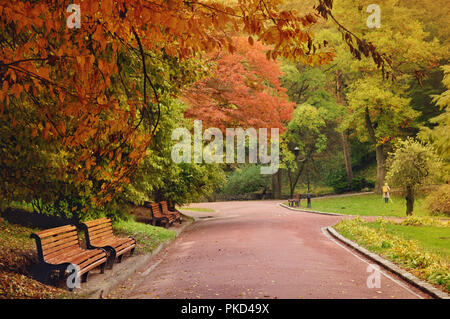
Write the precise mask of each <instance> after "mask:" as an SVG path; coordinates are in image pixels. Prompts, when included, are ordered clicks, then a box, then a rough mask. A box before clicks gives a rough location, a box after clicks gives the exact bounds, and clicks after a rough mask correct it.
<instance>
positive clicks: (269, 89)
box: [183, 37, 295, 132]
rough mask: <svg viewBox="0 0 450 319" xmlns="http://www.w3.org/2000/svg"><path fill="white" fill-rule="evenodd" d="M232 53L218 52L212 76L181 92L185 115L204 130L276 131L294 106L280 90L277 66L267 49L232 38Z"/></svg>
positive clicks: (279, 74) (284, 92)
mask: <svg viewBox="0 0 450 319" xmlns="http://www.w3.org/2000/svg"><path fill="white" fill-rule="evenodd" d="M233 42H234V43H236V45H237V49H236V51H235V52H233V53H229V52H218V53H217V58H216V63H217V67H216V68H214V69H213V71H212V75H211V76H210V77H206V78H204V79H202V80H201V81H199V82H196V83H195V84H194V85H192V86H190V87H189V88H188V89H187V90H185V91H184V94H183V100H185V101H186V103H187V104H188V105H189V106H190V107H189V109H187V110H186V112H185V115H186V116H187V117H189V118H193V119H200V120H203V122H204V125H205V126H212V127H218V128H220V129H221V130H223V131H224V132H225V129H226V128H233V127H244V128H247V127H253V128H279V129H280V130H284V123H285V122H286V121H288V120H289V119H290V118H291V117H292V111H293V109H294V105H295V104H294V103H292V102H290V101H289V97H288V95H287V94H286V89H285V88H283V87H282V86H281V83H280V77H281V76H282V73H281V70H280V66H279V63H278V62H276V61H268V60H267V58H266V52H267V50H269V48H268V47H267V46H264V45H262V44H261V43H259V42H255V43H253V44H249V43H248V41H247V38H244V37H240V38H234V39H233Z"/></svg>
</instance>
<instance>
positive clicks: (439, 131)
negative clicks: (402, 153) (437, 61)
mask: <svg viewBox="0 0 450 319" xmlns="http://www.w3.org/2000/svg"><path fill="white" fill-rule="evenodd" d="M442 69H443V70H444V73H445V76H444V79H443V83H444V85H445V87H446V88H447V90H446V91H445V92H443V93H442V94H440V95H434V96H433V100H434V102H435V103H436V104H437V105H438V106H439V107H440V108H441V110H442V111H443V112H442V114H440V115H438V116H436V117H434V118H432V119H431V120H430V122H431V124H433V125H434V127H433V128H429V127H426V126H423V127H422V128H421V132H420V133H419V138H421V139H422V140H424V141H428V142H431V143H432V145H433V146H434V147H435V149H436V152H437V154H438V155H439V156H440V157H441V158H442V160H443V162H444V177H445V179H447V180H448V179H449V178H450V109H449V106H450V65H445V66H443V67H442Z"/></svg>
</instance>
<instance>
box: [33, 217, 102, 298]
mask: <svg viewBox="0 0 450 319" xmlns="http://www.w3.org/2000/svg"><path fill="white" fill-rule="evenodd" d="M30 237H31V238H33V239H35V240H36V248H37V254H38V259H39V268H40V269H39V270H40V275H42V276H44V278H45V280H47V279H49V278H50V276H51V274H52V272H53V271H55V270H56V271H59V279H60V280H62V279H63V278H64V275H65V273H66V271H67V272H68V267H69V266H70V265H75V266H76V267H78V273H77V275H78V276H81V278H82V282H86V280H87V276H88V274H89V271H90V270H91V269H94V268H96V267H98V266H100V269H101V273H104V271H105V266H106V262H107V254H106V251H105V250H103V249H92V250H88V249H83V248H82V247H81V246H80V241H79V238H78V231H77V228H76V227H75V226H73V225H66V226H61V227H56V228H51V229H47V230H44V231H41V232H38V233H33V234H31V236H30ZM72 289H73V288H71V287H69V290H72Z"/></svg>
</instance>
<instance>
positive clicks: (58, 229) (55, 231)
mask: <svg viewBox="0 0 450 319" xmlns="http://www.w3.org/2000/svg"><path fill="white" fill-rule="evenodd" d="M70 231H77V228H76V227H75V226H72V225H67V226H61V227H56V228H50V229H47V230H43V231H40V232H38V233H36V235H37V236H39V238H41V239H43V238H45V237H49V236H53V235H56V234H62V233H67V232H70Z"/></svg>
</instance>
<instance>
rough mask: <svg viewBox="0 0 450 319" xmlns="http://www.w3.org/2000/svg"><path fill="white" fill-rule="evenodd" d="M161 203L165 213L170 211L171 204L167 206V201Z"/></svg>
mask: <svg viewBox="0 0 450 319" xmlns="http://www.w3.org/2000/svg"><path fill="white" fill-rule="evenodd" d="M160 204H161V211H162V213H163V214H167V213H168V212H169V206H167V202H166V201H162V202H160Z"/></svg>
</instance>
